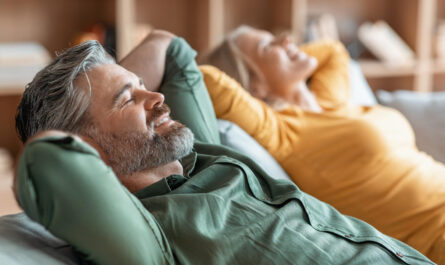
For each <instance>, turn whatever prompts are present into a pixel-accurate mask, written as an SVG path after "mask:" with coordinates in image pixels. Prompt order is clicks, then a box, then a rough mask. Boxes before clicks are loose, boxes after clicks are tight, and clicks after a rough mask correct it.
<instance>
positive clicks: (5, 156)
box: [0, 148, 12, 178]
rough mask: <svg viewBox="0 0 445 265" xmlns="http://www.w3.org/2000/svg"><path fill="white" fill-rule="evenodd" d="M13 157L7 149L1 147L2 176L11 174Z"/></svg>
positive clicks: (0, 166)
mask: <svg viewBox="0 0 445 265" xmlns="http://www.w3.org/2000/svg"><path fill="white" fill-rule="evenodd" d="M11 173H12V158H11V155H10V154H9V152H8V151H6V149H3V148H0V178H2V177H6V176H9V175H11Z"/></svg>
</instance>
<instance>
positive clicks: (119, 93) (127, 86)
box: [113, 83, 132, 105]
mask: <svg viewBox="0 0 445 265" xmlns="http://www.w3.org/2000/svg"><path fill="white" fill-rule="evenodd" d="M131 87H132V84H131V83H126V84H125V85H124V86H123V87H122V88H121V89H119V92H118V93H116V94H115V95H114V96H113V105H116V104H117V103H118V101H119V98H120V97H121V96H122V94H124V93H125V91H127V90H129V89H130V88H131Z"/></svg>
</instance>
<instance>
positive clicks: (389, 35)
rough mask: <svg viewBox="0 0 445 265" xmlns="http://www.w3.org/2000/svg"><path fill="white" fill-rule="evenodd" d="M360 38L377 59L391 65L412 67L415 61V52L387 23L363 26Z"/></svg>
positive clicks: (378, 22) (359, 34)
mask: <svg viewBox="0 0 445 265" xmlns="http://www.w3.org/2000/svg"><path fill="white" fill-rule="evenodd" d="M358 37H359V40H360V41H361V42H362V43H363V45H364V46H365V47H366V48H367V49H368V50H369V51H370V52H371V53H372V54H373V55H374V56H375V57H377V59H379V60H381V61H383V62H385V63H387V64H389V65H396V66H410V65H413V63H414V61H415V54H414V51H413V50H411V48H410V47H409V46H408V45H407V44H406V43H405V42H404V41H403V40H402V38H401V37H400V36H399V35H398V34H397V33H396V32H395V31H394V30H393V29H392V28H391V27H390V26H389V25H388V24H387V23H386V22H385V21H377V22H375V23H370V22H366V23H364V24H362V25H361V26H360V27H359V29H358Z"/></svg>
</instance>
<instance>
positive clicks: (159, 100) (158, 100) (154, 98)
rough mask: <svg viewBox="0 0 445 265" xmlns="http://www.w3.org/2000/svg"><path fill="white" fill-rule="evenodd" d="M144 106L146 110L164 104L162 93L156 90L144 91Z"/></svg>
mask: <svg viewBox="0 0 445 265" xmlns="http://www.w3.org/2000/svg"><path fill="white" fill-rule="evenodd" d="M144 96H145V101H144V107H145V109H147V110H151V109H153V108H154V107H159V106H162V104H164V95H163V94H161V93H158V92H151V91H145V93H144Z"/></svg>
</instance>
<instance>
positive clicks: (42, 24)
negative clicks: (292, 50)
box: [0, 0, 445, 216]
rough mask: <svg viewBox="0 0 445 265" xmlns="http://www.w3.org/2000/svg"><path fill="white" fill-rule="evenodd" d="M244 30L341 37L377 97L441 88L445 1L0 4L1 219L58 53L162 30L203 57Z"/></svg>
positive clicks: (60, 0)
mask: <svg viewBox="0 0 445 265" xmlns="http://www.w3.org/2000/svg"><path fill="white" fill-rule="evenodd" d="M241 24H247V25H251V26H254V27H257V28H261V29H266V30H269V31H271V32H273V33H277V34H279V33H282V32H287V33H291V34H292V35H294V37H295V40H296V41H297V42H298V43H304V42H307V41H312V40H317V39H322V38H336V39H339V40H341V41H342V42H343V43H344V44H345V46H346V47H347V49H348V50H349V52H350V54H351V57H352V58H353V59H355V60H357V61H358V63H359V65H360V67H361V69H362V71H363V73H364V76H365V77H366V80H367V81H368V83H369V84H370V86H371V88H372V90H373V91H377V90H387V91H394V90H410V91H421V92H431V91H441V90H445V82H443V81H444V80H445V0H162V1H159V0H0V216H1V215H3V214H6V213H13V212H17V211H19V208H18V207H17V206H16V205H15V203H14V200H13V197H12V194H11V192H10V186H11V176H12V167H13V164H14V161H15V160H16V159H17V156H18V154H19V152H20V149H21V144H20V142H19V140H18V138H17V136H16V133H15V128H14V116H15V110H16V107H17V105H18V102H19V101H20V97H21V93H22V92H23V90H24V88H25V85H26V84H27V83H28V82H29V81H31V79H32V78H33V76H34V75H35V73H36V72H37V71H38V70H39V69H41V68H42V67H43V66H44V65H46V64H47V63H48V62H49V61H50V60H51V59H52V58H54V57H55V56H56V54H57V52H61V51H63V50H64V49H66V48H68V47H70V46H72V45H75V44H77V43H80V42H82V41H85V40H88V39H96V40H98V41H100V42H101V43H102V44H103V45H104V46H105V47H106V49H107V50H108V51H109V52H110V53H111V54H112V55H114V56H116V58H117V59H120V58H122V57H123V56H125V54H126V53H128V52H129V51H130V50H131V48H132V47H134V46H135V45H137V43H138V42H140V41H141V39H142V38H143V37H144V36H145V35H146V34H148V33H149V32H150V31H151V30H152V29H153V28H159V29H165V30H169V31H171V32H173V33H175V34H177V35H179V36H182V37H184V38H185V39H186V40H187V41H188V42H189V43H190V44H191V46H192V47H193V48H194V49H196V50H197V51H198V53H199V54H202V53H203V52H204V51H206V50H208V49H209V48H211V47H213V46H215V45H216V44H218V42H219V41H220V40H221V39H222V38H223V36H224V34H226V33H228V32H229V31H231V30H232V29H234V28H236V27H237V26H238V25H241Z"/></svg>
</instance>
